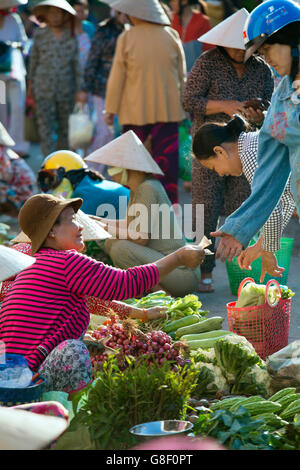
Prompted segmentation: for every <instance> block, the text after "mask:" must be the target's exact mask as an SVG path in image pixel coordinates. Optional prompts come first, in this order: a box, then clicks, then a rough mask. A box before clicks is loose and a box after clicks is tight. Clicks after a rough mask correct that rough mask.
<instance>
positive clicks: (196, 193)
mask: <svg viewBox="0 0 300 470" xmlns="http://www.w3.org/2000/svg"><path fill="white" fill-rule="evenodd" d="M224 188H225V185H224V178H223V177H220V176H218V175H217V173H215V172H213V171H211V170H208V169H207V168H204V167H203V166H202V165H201V163H200V162H199V161H198V160H196V159H194V160H193V167H192V205H193V216H192V217H193V218H192V227H193V231H195V230H196V227H197V224H196V213H197V212H196V205H197V204H202V205H203V206H204V235H206V237H207V238H209V239H210V240H211V241H212V245H211V246H210V249H211V251H213V252H215V238H211V236H210V232H214V231H215V230H216V228H217V224H218V219H219V216H220V214H221V211H222V208H223V198H224ZM215 265H216V263H215V256H213V255H210V256H206V257H205V260H204V262H203V263H202V265H201V282H200V284H199V291H200V292H213V291H214V288H213V283H212V272H213V269H214V267H215Z"/></svg>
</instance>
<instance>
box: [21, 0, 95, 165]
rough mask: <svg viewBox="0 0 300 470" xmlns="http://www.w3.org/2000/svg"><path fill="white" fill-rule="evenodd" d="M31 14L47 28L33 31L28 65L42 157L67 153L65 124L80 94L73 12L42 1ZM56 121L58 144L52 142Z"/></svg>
mask: <svg viewBox="0 0 300 470" xmlns="http://www.w3.org/2000/svg"><path fill="white" fill-rule="evenodd" d="M33 13H34V14H35V16H36V17H37V18H38V20H39V21H44V22H45V23H46V27H44V28H40V29H38V30H37V31H36V33H35V35H34V40H33V47H32V51H31V54H30V61H29V80H30V81H29V88H30V89H29V94H32V95H33V98H34V102H35V110H36V117H37V124H38V129H39V135H40V138H41V148H42V153H43V155H44V156H45V157H46V156H47V155H49V154H50V153H51V152H54V151H55V150H56V148H58V149H62V148H63V149H68V148H69V142H68V120H69V115H70V114H71V112H72V111H73V108H74V104H75V101H82V102H85V101H86V99H87V95H86V93H84V92H83V91H81V90H82V70H81V67H80V60H79V51H78V44H77V38H76V35H75V32H74V18H75V15H76V12H75V10H74V9H73V8H72V7H71V5H70V4H69V3H68V2H67V1H66V0H45V1H44V2H41V3H38V4H37V5H36V6H35V7H34V9H33ZM56 121H57V128H58V129H57V142H56V141H55V138H54V133H55V129H56Z"/></svg>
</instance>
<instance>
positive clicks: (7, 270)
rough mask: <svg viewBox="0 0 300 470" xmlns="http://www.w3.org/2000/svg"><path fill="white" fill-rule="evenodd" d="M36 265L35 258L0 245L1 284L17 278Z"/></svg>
mask: <svg viewBox="0 0 300 470" xmlns="http://www.w3.org/2000/svg"><path fill="white" fill-rule="evenodd" d="M33 263H35V258H33V257H31V256H28V255H25V254H24V253H20V252H19V251H16V250H13V249H12V248H8V247H7V246H3V245H0V282H1V281H5V280H6V279H9V278H11V277H14V276H16V275H17V274H18V273H19V272H21V271H23V269H25V268H28V267H29V266H31V265H32V264H33Z"/></svg>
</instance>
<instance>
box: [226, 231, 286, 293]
mask: <svg viewBox="0 0 300 470" xmlns="http://www.w3.org/2000/svg"><path fill="white" fill-rule="evenodd" d="M254 243H255V241H254V240H251V242H250V245H253V244H254ZM293 243H294V239H293V238H281V240H280V250H279V251H277V252H276V253H275V254H276V258H277V262H278V266H281V267H282V268H284V269H285V271H283V273H282V277H278V279H277V280H278V282H279V283H280V284H283V285H285V284H287V280H288V274H289V268H290V262H291V257H292V251H293ZM225 265H226V270H227V276H228V280H229V285H230V289H231V293H232V294H233V295H237V293H238V289H239V285H240V283H241V282H242V280H243V279H245V278H246V277H249V276H251V277H252V279H254V281H255V282H256V283H257V284H260V281H259V278H260V273H261V258H258V259H256V260H255V261H253V263H252V264H251V267H252V269H251V271H248V270H247V269H240V267H239V265H238V261H237V257H235V258H233V260H232V262H231V263H229V262H228V261H227V260H226V262H225ZM271 279H273V278H272V277H271V276H269V275H268V274H267V275H266V276H265V279H264V284H266V283H267V282H268V281H270V280H271Z"/></svg>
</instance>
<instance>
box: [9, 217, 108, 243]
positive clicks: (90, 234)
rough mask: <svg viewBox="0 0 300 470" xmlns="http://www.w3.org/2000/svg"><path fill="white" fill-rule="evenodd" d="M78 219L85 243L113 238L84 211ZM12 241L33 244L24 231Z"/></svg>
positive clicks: (99, 223)
mask: <svg viewBox="0 0 300 470" xmlns="http://www.w3.org/2000/svg"><path fill="white" fill-rule="evenodd" d="M76 219H77V220H78V222H80V224H81V225H83V231H82V236H83V239H84V241H85V242H89V241H92V240H105V239H106V238H111V234H110V233H108V232H107V231H106V230H105V229H104V228H103V224H101V222H98V221H97V220H95V219H92V218H91V217H90V216H89V215H87V214H85V213H84V212H82V210H80V209H79V210H78V212H77V213H76ZM11 241H12V243H31V240H30V238H29V237H27V235H26V234H25V233H24V232H22V231H21V232H20V233H19V234H18V235H17V236H16V237H15V238H13V240H11Z"/></svg>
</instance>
